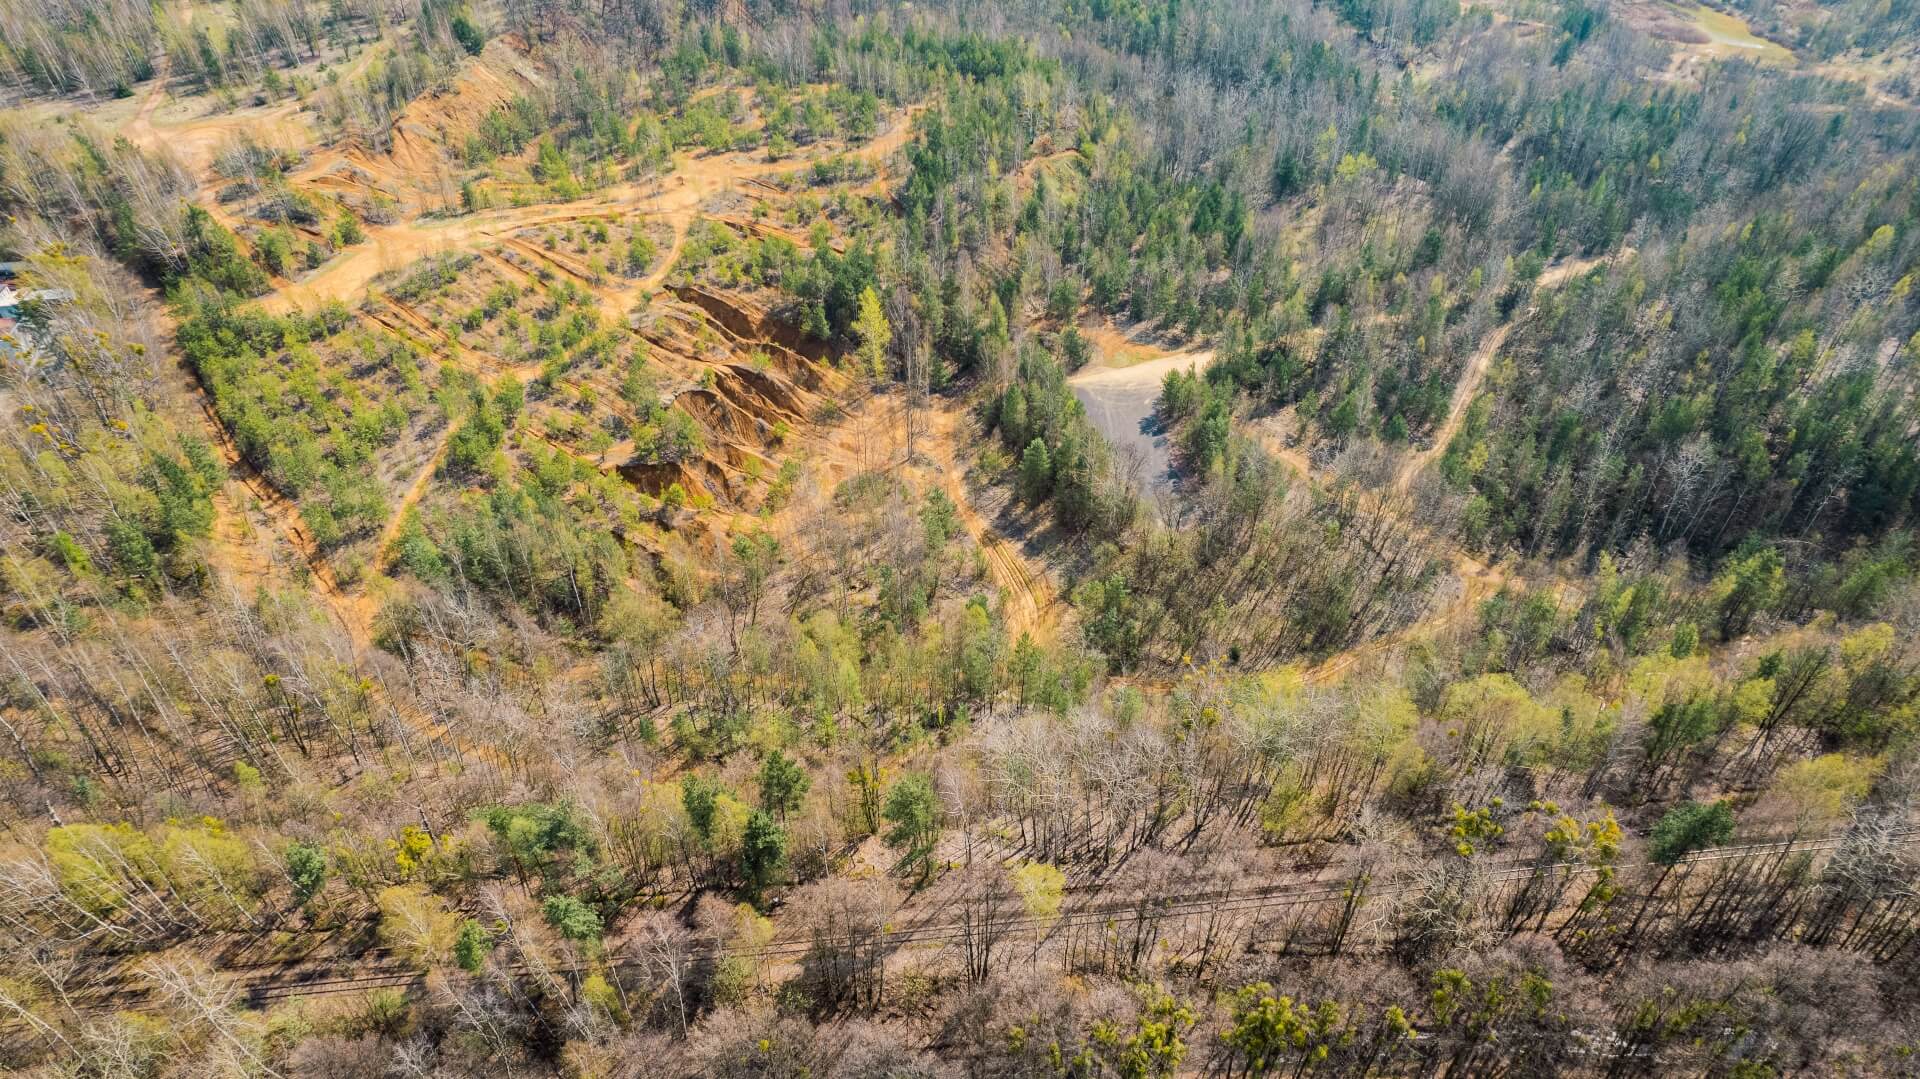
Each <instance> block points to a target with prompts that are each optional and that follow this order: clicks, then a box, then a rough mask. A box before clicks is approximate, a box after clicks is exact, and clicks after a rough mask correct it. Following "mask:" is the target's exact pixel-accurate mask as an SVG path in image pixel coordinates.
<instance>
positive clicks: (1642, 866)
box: [79, 827, 1920, 1011]
mask: <svg viewBox="0 0 1920 1079" xmlns="http://www.w3.org/2000/svg"><path fill="white" fill-rule="evenodd" d="M1845 838H1846V833H1844V832H1841V833H1833V834H1828V835H1824V836H1819V837H1813V838H1801V837H1790V838H1787V839H1775V840H1759V841H1748V842H1745V843H1739V844H1729V845H1725V846H1719V847H1709V848H1705V849H1703V850H1699V851H1695V852H1693V853H1691V854H1688V855H1686V856H1684V857H1682V858H1681V859H1680V860H1679V861H1678V862H1677V863H1675V864H1676V865H1681V866H1694V865H1709V864H1714V863H1718V862H1727V861H1739V860H1748V859H1760V858H1768V857H1786V856H1789V855H1793V854H1805V853H1814V852H1822V851H1831V850H1834V849H1836V848H1838V847H1839V846H1840V845H1841V844H1842V843H1843V842H1844V841H1845ZM1893 838H1894V840H1895V841H1896V842H1898V843H1900V844H1901V845H1903V846H1906V845H1913V844H1915V843H1916V842H1920V828H1913V827H1908V828H1905V829H1903V830H1901V831H1899V832H1897V833H1895V834H1894V836H1893ZM1331 864H1332V863H1331V862H1330V861H1322V862H1319V863H1314V864H1313V865H1310V866H1306V867H1301V871H1302V872H1304V871H1307V870H1311V873H1310V874H1309V875H1308V877H1307V878H1306V879H1300V878H1299V876H1298V875H1297V874H1296V875H1294V876H1292V877H1289V878H1288V879H1270V880H1267V881H1261V882H1257V883H1252V884H1242V885H1231V886H1226V887H1216V886H1210V885H1211V882H1209V881H1206V880H1201V879H1195V880H1190V881H1188V886H1187V887H1186V888H1185V889H1184V890H1182V891H1180V892H1178V893H1175V894H1171V895H1160V896H1155V897H1153V898H1150V899H1141V898H1137V897H1134V898H1126V899H1120V900H1110V899H1107V900H1103V899H1102V898H1101V897H1102V896H1104V895H1106V894H1108V893H1109V892H1110V891H1111V890H1112V889H1111V882H1109V881H1089V882H1086V883H1083V884H1080V885H1075V886H1072V887H1070V888H1068V889H1067V894H1069V895H1072V896H1074V897H1076V898H1081V899H1083V901H1080V902H1071V903H1068V904H1067V905H1066V906H1065V907H1064V908H1063V909H1062V910H1061V911H1060V912H1059V913H1057V914H1055V915H1051V916H1036V915H1032V914H1026V913H1022V914H1019V915H1015V916H1011V917H1008V918H1006V919H1005V920H1004V921H1002V922H1000V923H998V929H999V931H1000V932H1001V934H1002V939H1003V940H1013V939H1017V938H1021V937H1038V938H1039V942H1040V943H1037V944H1036V945H1035V947H1036V948H1037V947H1039V946H1041V944H1044V942H1045V941H1047V940H1049V939H1052V938H1054V937H1056V936H1057V935H1059V934H1060V933H1062V932H1068V931H1072V930H1078V929H1101V928H1103V927H1108V928H1110V927H1112V926H1113V925H1115V924H1116V923H1119V922H1121V921H1122V920H1124V919H1126V918H1128V917H1134V918H1141V917H1149V916H1150V917H1152V918H1154V919H1155V920H1156V921H1157V922H1167V921H1172V920H1174V919H1178V918H1182V917H1190V916H1196V915H1212V916H1217V915H1219V914H1240V915H1252V916H1259V915H1263V914H1266V913H1268V912H1278V911H1285V910H1291V909H1297V908H1306V907H1314V906H1322V905H1327V904H1332V903H1345V902H1348V901H1349V900H1350V899H1351V897H1352V895H1353V894H1354V885H1355V883H1356V881H1357V880H1359V879H1364V880H1365V881H1366V886H1365V889H1364V893H1363V894H1364V896H1365V900H1366V902H1368V903H1374V902H1378V901H1380V900H1387V899H1393V898H1397V897H1400V896H1403V895H1411V894H1417V893H1418V892H1419V891H1420V890H1422V889H1424V888H1425V887H1427V882H1426V881H1425V880H1423V879H1422V878H1421V877H1420V876H1419V875H1417V874H1402V875H1398V876H1395V877H1389V878H1387V879H1384V880H1376V879H1372V878H1351V877H1339V876H1334V877H1326V878H1322V877H1320V876H1319V871H1320V870H1322V869H1325V868H1327V867H1329V866H1330V865H1331ZM1603 868H1604V869H1606V870H1607V871H1609V872H1613V873H1618V872H1622V871H1638V870H1653V869H1661V870H1664V869H1666V868H1668V867H1666V866H1664V865H1662V864H1661V863H1656V862H1635V863H1628V864H1623V865H1617V866H1612V867H1602V866H1596V865H1590V864H1588V863H1586V862H1559V863H1549V864H1543V863H1541V862H1539V861H1538V860H1537V859H1533V858H1524V857H1518V856H1515V857H1509V858H1504V859H1498V860H1495V861H1493V862H1491V863H1489V864H1488V866H1487V867H1486V873H1487V882H1488V883H1489V884H1491V885H1495V886H1498V885H1501V884H1511V883H1515V882H1518V881H1524V880H1528V879H1530V878H1536V877H1539V876H1541V875H1543V874H1544V875H1546V876H1548V877H1553V878H1558V879H1559V881H1560V883H1561V886H1562V887H1564V886H1565V885H1566V884H1567V883H1570V882H1571V881H1573V880H1575V879H1578V878H1582V877H1590V876H1594V875H1596V874H1599V873H1600V872H1602V871H1603ZM1003 898H1004V900H1005V901H1006V902H1007V903H1009V904H1011V905H1012V906H1014V907H1016V908H1017V907H1018V906H1019V903H1020V900H1019V897H1018V896H1014V895H1006V896H1004V897H1003ZM945 902H946V900H935V898H934V896H933V893H931V892H927V893H919V894H917V895H915V896H913V897H910V898H909V899H908V901H907V903H906V904H905V905H904V906H903V907H902V908H900V910H899V911H896V912H895V914H894V916H893V918H891V919H889V924H890V925H891V926H892V927H893V928H891V929H890V930H889V931H888V932H887V933H886V935H885V936H884V939H883V940H882V941H881V942H880V943H881V945H882V946H883V947H884V948H885V950H886V954H887V955H888V956H889V957H890V958H899V957H900V956H901V954H902V953H903V952H904V951H906V950H909V949H912V950H923V949H929V948H932V949H939V950H942V951H944V950H946V949H950V948H955V947H961V946H963V945H964V944H965V943H966V941H967V940H968V939H969V936H970V935H972V934H978V933H980V932H982V927H981V925H980V923H978V922H977V921H974V922H970V921H967V920H961V919H954V918H945V919H942V918H938V917H926V916H923V917H920V918H906V919H902V918H901V917H900V915H901V914H902V913H903V912H905V911H907V910H908V909H909V908H916V907H918V908H923V909H924V911H925V914H927V915H933V914H936V913H938V911H939V910H940V909H942V908H943V907H944V904H945ZM857 943H861V942H859V941H856V940H854V939H853V938H852V937H850V936H840V937H834V936H825V937H816V936H814V935H812V934H810V933H785V934H781V935H779V936H776V937H774V938H773V939H772V940H770V941H768V942H766V943H765V944H762V945H759V946H757V947H752V948H745V949H730V948H726V947H722V946H718V945H715V944H711V943H707V944H703V945H700V946H698V947H696V948H694V949H693V950H692V952H691V953H690V956H689V958H690V959H691V960H705V961H715V960H719V959H722V958H726V957H729V956H734V957H741V958H747V959H752V960H756V961H760V962H765V961H769V960H785V961H797V960H800V959H802V958H804V957H805V956H806V955H807V954H809V953H810V952H811V951H813V950H814V949H815V948H817V947H827V948H833V947H852V946H854V945H855V944H857ZM613 951H614V953H615V955H614V957H613V958H611V959H610V960H609V961H605V962H604V965H605V966H610V967H613V968H616V969H633V968H637V967H641V966H643V965H645V963H646V960H644V959H642V958H634V957H630V956H624V955H619V954H618V952H619V951H620V949H619V947H618V945H616V946H615V947H614V948H613ZM351 958H353V959H355V960H357V961H358V962H359V963H360V965H361V966H362V968H363V969H361V970H360V971H358V972H351V971H342V970H341V964H340V962H339V961H338V960H337V959H330V960H323V961H321V962H323V963H325V964H326V965H324V966H308V967H307V968H306V969H304V970H300V969H298V968H300V967H301V966H302V965H303V964H308V963H312V962H314V961H313V960H306V959H297V960H290V961H286V962H269V963H258V964H248V965H243V966H239V967H235V968H230V969H228V970H225V971H216V974H218V975H220V976H222V977H224V978H225V979H226V980H227V981H228V983H229V985H230V986H231V988H232V991H234V992H235V993H237V994H241V995H244V996H246V997H247V998H248V999H249V1000H251V1001H253V1002H254V1003H256V1004H264V1003H268V1002H271V1001H276V1000H294V999H300V998H309V997H320V996H331V995H336V994H343V993H365V992H370V991H372V990H375V989H384V988H403V987H405V986H409V985H412V984H414V983H416V982H418V981H419V980H420V979H421V978H422V977H423V975H422V974H421V972H420V971H418V970H416V969H414V968H412V967H411V966H410V965H406V964H404V963H395V962H393V961H392V960H393V959H394V958H395V957H393V956H392V955H391V953H390V952H388V951H387V950H386V949H373V950H370V951H368V952H365V953H361V954H359V955H356V956H353V957H351ZM599 969H602V966H601V965H599V964H596V965H594V966H590V967H589V966H578V967H571V966H570V967H562V968H553V967H550V966H542V967H541V968H539V969H538V970H536V969H534V968H532V967H529V966H526V965H524V964H508V965H505V966H503V967H502V970H503V971H504V972H505V973H507V974H509V975H511V976H514V977H520V978H525V977H530V976H535V975H542V974H545V975H577V974H583V973H588V972H591V971H593V970H599ZM255 970H273V971H275V973H271V974H266V975H263V976H247V975H246V974H245V972H247V971H255ZM116 980H117V981H118V984H113V983H112V982H110V981H109V980H108V979H101V980H100V981H98V982H95V983H94V984H95V985H96V986H98V987H100V989H99V990H97V991H96V992H95V993H94V994H93V995H91V996H89V997H88V998H86V999H84V1000H81V1001H79V1003H80V1005H81V1006H82V1007H83V1008H85V1009H87V1010H90V1011H113V1010H119V1009H122V1008H125V1007H128V1006H130V1005H134V1004H137V1003H139V1002H140V1001H142V1000H144V999H145V995H146V993H145V990H144V988H143V987H141V986H140V985H138V984H134V983H132V982H131V981H130V979H129V978H128V977H127V976H126V975H120V976H117V979H116Z"/></svg>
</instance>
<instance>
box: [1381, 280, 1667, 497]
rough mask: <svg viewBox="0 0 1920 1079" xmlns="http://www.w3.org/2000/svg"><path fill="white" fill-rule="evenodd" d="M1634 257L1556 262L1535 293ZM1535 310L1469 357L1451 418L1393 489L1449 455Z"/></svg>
mask: <svg viewBox="0 0 1920 1079" xmlns="http://www.w3.org/2000/svg"><path fill="white" fill-rule="evenodd" d="M1632 256H1633V249H1632V248H1630V247H1629V248H1623V249H1621V251H1620V252H1619V254H1618V255H1597V256H1595V257H1593V258H1578V259H1567V260H1566V261H1564V262H1560V263H1556V264H1555V265H1553V266H1549V267H1547V268H1546V269H1545V270H1543V271H1541V274H1540V277H1539V278H1538V279H1537V280H1536V281H1535V282H1534V285H1533V287H1534V290H1535V293H1536V294H1537V293H1538V291H1539V290H1540V289H1548V288H1558V287H1559V286H1561V285H1563V284H1565V283H1566V282H1568V281H1571V280H1572V279H1574V278H1575V277H1579V276H1580V275H1582V274H1585V273H1587V272H1589V271H1591V270H1594V269H1598V268H1599V267H1601V266H1604V265H1608V264H1610V263H1612V262H1613V261H1614V260H1615V259H1616V258H1620V259H1625V258H1631V257H1632ZM1535 310H1537V308H1534V307H1529V308H1528V309H1527V313H1526V315H1525V316H1523V317H1522V318H1521V319H1512V320H1509V321H1507V322H1503V323H1501V324H1500V325H1499V326H1497V327H1495V328H1494V329H1493V331H1492V332H1490V333H1488V334H1487V336H1486V339H1485V340H1483V341H1481V342H1480V347H1479V348H1476V349H1474V350H1473V355H1471V356H1469V357H1467V364H1466V366H1465V367H1464V368H1462V369H1461V371H1460V380H1459V381H1458V382H1456V383H1454V387H1453V396H1452V398H1450V399H1449V400H1448V402H1447V418H1446V419H1444V420H1442V421H1441V422H1440V426H1439V427H1436V428H1435V429H1434V432H1433V439H1432V440H1431V441H1430V442H1429V443H1428V445H1427V446H1426V448H1425V449H1421V450H1416V451H1414V452H1412V453H1409V454H1407V456H1406V458H1405V460H1403V461H1402V462H1401V464H1400V468H1399V470H1398V471H1397V472H1395V473H1394V477H1393V490H1394V491H1395V492H1396V493H1405V492H1406V491H1408V490H1410V489H1411V488H1412V487H1413V480H1414V477H1416V476H1418V475H1419V474H1420V471H1421V470H1422V469H1424V468H1426V467H1427V466H1428V465H1430V464H1432V463H1433V462H1434V461H1435V460H1437V459H1438V458H1439V457H1440V456H1441V455H1442V454H1444V453H1446V452H1447V444H1448V443H1450V442H1452V441H1453V436H1454V435H1457V434H1459V433H1460V427H1461V425H1462V424H1464V423H1465V422H1466V419H1467V410H1468V409H1470V408H1472V407H1473V402H1474V401H1475V399H1477V398H1478V397H1479V396H1480V387H1481V386H1483V385H1485V384H1486V381H1487V371H1488V370H1489V369H1491V368H1492V367H1493V361H1494V359H1495V358H1496V357H1498V356H1499V354H1500V350H1501V349H1502V348H1505V347H1506V344H1507V335H1508V334H1510V333H1512V332H1513V328H1514V327H1515V326H1517V325H1518V324H1519V323H1520V322H1521V321H1523V320H1524V319H1525V318H1531V317H1532V316H1533V313H1534V311H1535Z"/></svg>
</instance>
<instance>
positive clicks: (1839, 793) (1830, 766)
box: [1774, 753, 1884, 824]
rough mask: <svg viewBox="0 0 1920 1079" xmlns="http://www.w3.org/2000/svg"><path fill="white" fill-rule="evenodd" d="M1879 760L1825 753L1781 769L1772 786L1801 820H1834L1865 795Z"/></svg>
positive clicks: (1876, 758) (1813, 821)
mask: <svg viewBox="0 0 1920 1079" xmlns="http://www.w3.org/2000/svg"><path fill="white" fill-rule="evenodd" d="M1883 764H1884V762H1883V761H1882V760H1881V759H1880V758H1878V757H1849V756H1846V755H1845V754H1841V753H1828V754H1825V755H1824V756H1819V757H1814V758H1813V759H1811V760H1804V761H1797V762H1795V763H1793V764H1790V765H1788V766H1787V767H1785V768H1783V769H1781V771H1780V777H1779V778H1778V779H1777V780H1776V781H1775V782H1774V789H1775V790H1777V791H1779V792H1780V794H1781V796H1782V797H1784V798H1785V799H1786V800H1787V802H1788V804H1790V805H1791V806H1793V809H1794V813H1795V815H1796V816H1797V817H1798V819H1799V820H1800V821H1801V822H1803V823H1807V824H1817V823H1823V822H1831V821H1836V820H1840V819H1842V818H1844V817H1845V816H1846V815H1847V813H1848V812H1849V811H1851V810H1852V809H1853V807H1854V806H1856V805H1858V804H1860V802H1861V801H1862V800H1863V799H1865V798H1866V796H1867V793H1868V792H1869V791H1870V790H1872V789H1873V780H1874V777H1875V776H1877V775H1879V774H1880V769H1881V767H1882V766H1883Z"/></svg>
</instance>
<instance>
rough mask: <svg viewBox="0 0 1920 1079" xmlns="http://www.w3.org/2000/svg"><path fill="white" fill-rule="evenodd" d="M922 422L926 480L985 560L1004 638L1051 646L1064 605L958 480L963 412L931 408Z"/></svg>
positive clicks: (946, 406) (954, 408) (1042, 572)
mask: <svg viewBox="0 0 1920 1079" xmlns="http://www.w3.org/2000/svg"><path fill="white" fill-rule="evenodd" d="M927 421H928V422H927V433H928V435H929V436H930V437H929V438H928V439H927V440H926V442H925V443H924V445H925V448H926V452H927V456H928V457H929V459H931V461H932V462H933V473H934V474H933V476H932V479H933V480H934V481H935V482H937V483H938V484H939V485H940V486H941V488H942V489H944V490H945V491H946V493H947V497H948V498H950V499H952V500H953V504H954V507H955V508H956V509H957V510H958V512H959V517H960V523H961V525H962V527H964V528H965V529H966V530H967V534H968V535H969V536H972V537H973V541H974V542H975V543H976V544H978V545H979V546H980V551H981V553H982V554H984V555H985V556H986V560H987V572H988V574H989V575H990V576H991V577H992V578H993V581H994V584H996V585H997V586H999V588H1000V591H1001V594H1002V595H1003V596H1005V597H1006V598H1005V604H1004V607H1003V608H1002V614H1003V617H1004V618H1005V620H1006V624H1007V633H1008V635H1009V636H1013V637H1018V636H1019V635H1020V634H1022V633H1030V634H1032V636H1033V638H1034V639H1035V640H1036V641H1040V642H1043V643H1044V642H1050V641H1053V640H1055V639H1056V638H1058V636H1059V634H1060V625H1061V622H1062V620H1063V619H1064V617H1065V615H1066V610H1067V604H1066V603H1065V601H1064V600H1063V598H1062V597H1061V595H1060V593H1059V592H1058V591H1057V590H1056V589H1055V588H1054V586H1053V581H1052V580H1051V579H1050V578H1049V577H1048V576H1047V573H1046V571H1045V570H1043V569H1038V568H1035V567H1034V566H1032V565H1030V564H1029V562H1028V560H1027V557H1026V556H1025V555H1024V554H1023V553H1021V552H1020V551H1019V550H1017V549H1016V548H1015V547H1014V546H1013V545H1012V544H1011V543H1009V542H1008V541H1007V539H1006V537H1004V536H1002V535H1001V534H1000V531H999V529H997V528H995V527H994V526H993V524H992V523H991V522H990V521H988V520H987V519H986V518H985V517H984V516H982V515H981V513H980V510H979V508H978V507H976V506H975V505H974V503H973V496H972V494H971V493H970V492H969V491H968V490H967V485H966V482H965V481H964V479H963V478H962V477H964V476H965V475H966V471H967V470H966V466H965V465H964V463H962V461H961V460H960V443H961V437H962V435H963V434H964V432H965V430H966V416H965V412H964V410H963V409H962V408H960V407H959V406H957V405H949V404H943V403H938V402H936V407H934V408H931V409H929V410H928V414H927Z"/></svg>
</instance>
